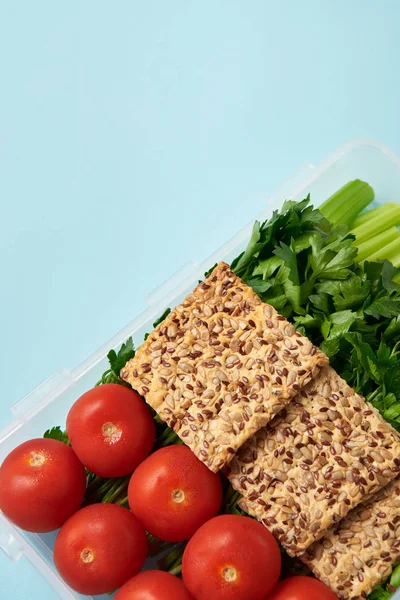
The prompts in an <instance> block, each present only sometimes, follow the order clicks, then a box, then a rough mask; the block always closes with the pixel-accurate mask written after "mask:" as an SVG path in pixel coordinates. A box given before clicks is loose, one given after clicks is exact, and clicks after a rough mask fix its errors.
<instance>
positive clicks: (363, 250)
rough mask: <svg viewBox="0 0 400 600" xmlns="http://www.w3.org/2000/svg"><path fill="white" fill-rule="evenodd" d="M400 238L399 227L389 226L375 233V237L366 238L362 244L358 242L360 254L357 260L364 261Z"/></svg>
mask: <svg viewBox="0 0 400 600" xmlns="http://www.w3.org/2000/svg"><path fill="white" fill-rule="evenodd" d="M397 239H400V231H399V230H398V229H397V227H389V229H387V230H386V231H382V233H380V234H378V235H375V236H374V237H372V238H370V239H368V240H366V241H365V242H363V243H362V244H359V245H358V244H357V246H358V255H357V261H358V262H363V261H364V260H366V259H367V258H369V257H370V256H371V255H372V254H374V253H376V252H379V251H380V250H381V249H383V248H384V247H385V246H387V245H388V244H390V242H393V241H394V240H397Z"/></svg>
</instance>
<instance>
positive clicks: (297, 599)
mask: <svg viewBox="0 0 400 600" xmlns="http://www.w3.org/2000/svg"><path fill="white" fill-rule="evenodd" d="M314 598H315V599H316V600H317V599H318V600H338V597H337V596H336V595H335V594H334V593H333V592H332V591H331V590H330V589H329V588H328V587H327V586H326V585H325V584H324V583H321V582H320V581H318V579H313V578H312V577H303V576H301V575H299V576H298V577H289V579H284V580H283V581H281V582H280V583H279V584H278V585H277V586H276V588H275V589H274V591H273V592H272V594H271V595H270V596H268V599H267V600H314Z"/></svg>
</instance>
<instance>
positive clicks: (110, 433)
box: [101, 422, 122, 444]
mask: <svg viewBox="0 0 400 600" xmlns="http://www.w3.org/2000/svg"><path fill="white" fill-rule="evenodd" d="M101 429H102V432H103V436H104V438H105V439H106V441H108V442H109V443H110V444H114V443H115V442H118V440H119V439H120V438H121V435H122V431H121V429H119V427H117V426H116V425H114V423H111V422H108V423H104V425H103V427H102V428H101Z"/></svg>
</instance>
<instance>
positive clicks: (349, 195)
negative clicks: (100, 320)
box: [319, 179, 374, 225]
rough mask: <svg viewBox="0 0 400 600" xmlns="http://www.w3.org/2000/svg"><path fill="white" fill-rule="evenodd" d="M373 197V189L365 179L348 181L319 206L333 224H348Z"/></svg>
mask: <svg viewBox="0 0 400 600" xmlns="http://www.w3.org/2000/svg"><path fill="white" fill-rule="evenodd" d="M373 199H374V190H373V189H372V187H371V186H370V185H369V184H368V183H366V182H365V181H361V180H360V179H355V180H354V181H349V182H348V183H346V184H345V185H344V186H343V187H341V188H340V190H338V191H337V192H335V193H334V194H332V196H330V197H329V198H328V199H327V200H325V202H323V203H322V204H321V206H320V207H319V209H320V211H321V212H322V213H323V215H324V216H325V217H326V218H327V219H328V221H331V223H333V224H334V225H340V224H344V225H350V224H351V223H352V221H354V219H355V218H356V217H357V215H358V214H359V213H360V212H361V211H362V210H364V208H366V207H367V206H368V205H369V204H370V203H371V202H372V200H373Z"/></svg>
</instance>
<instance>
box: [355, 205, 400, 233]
mask: <svg viewBox="0 0 400 600" xmlns="http://www.w3.org/2000/svg"><path fill="white" fill-rule="evenodd" d="M393 208H396V204H395V203H394V202H386V203H385V204H382V206H378V207H377V208H372V209H371V210H366V211H365V212H363V213H361V215H358V217H357V218H356V219H355V220H354V221H353V223H352V224H351V226H352V227H353V229H354V228H355V227H359V226H360V225H364V223H367V221H370V220H371V219H376V218H378V217H379V216H381V215H383V214H385V213H387V212H390V211H392V210H393Z"/></svg>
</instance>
